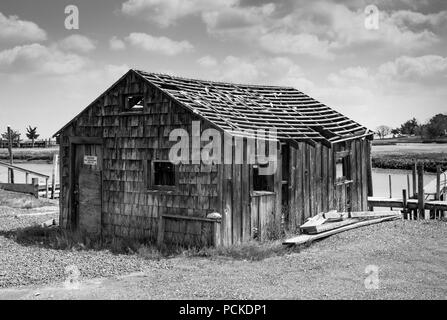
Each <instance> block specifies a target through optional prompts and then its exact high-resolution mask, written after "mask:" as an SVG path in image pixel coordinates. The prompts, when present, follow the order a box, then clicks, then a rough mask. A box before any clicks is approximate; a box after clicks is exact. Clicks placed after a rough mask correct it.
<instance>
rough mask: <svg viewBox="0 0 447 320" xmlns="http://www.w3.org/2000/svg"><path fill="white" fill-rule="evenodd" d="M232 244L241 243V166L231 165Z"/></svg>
mask: <svg viewBox="0 0 447 320" xmlns="http://www.w3.org/2000/svg"><path fill="white" fill-rule="evenodd" d="M232 168H233V211H232V214H233V215H232V222H233V244H238V243H241V240H242V197H241V192H242V184H241V165H240V164H233V165H232Z"/></svg>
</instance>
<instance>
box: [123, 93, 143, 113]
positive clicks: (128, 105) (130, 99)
mask: <svg viewBox="0 0 447 320" xmlns="http://www.w3.org/2000/svg"><path fill="white" fill-rule="evenodd" d="M143 108H144V98H143V96H142V95H125V96H124V109H125V111H143Z"/></svg>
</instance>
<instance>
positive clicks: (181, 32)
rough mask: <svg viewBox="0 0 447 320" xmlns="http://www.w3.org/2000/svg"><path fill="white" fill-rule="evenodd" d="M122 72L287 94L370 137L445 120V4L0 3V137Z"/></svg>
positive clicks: (77, 105) (68, 105)
mask: <svg viewBox="0 0 447 320" xmlns="http://www.w3.org/2000/svg"><path fill="white" fill-rule="evenodd" d="M371 4H372V5H375V6H376V7H377V8H378V9H379V18H378V21H379V24H378V29H377V28H367V27H365V19H369V20H367V23H366V24H367V25H371V24H370V21H372V20H373V19H374V18H373V17H372V16H369V17H367V14H365V8H366V7H367V6H368V5H371ZM67 5H76V6H77V7H78V9H79V29H77V30H76V29H72V30H68V29H66V28H65V23H64V22H65V20H66V17H67V14H66V13H65V8H66V6H67ZM129 68H138V69H143V70H146V71H153V72H163V73H169V74H172V75H180V76H187V77H192V78H194V77H195V78H200V79H209V80H225V81H230V82H238V83H254V84H272V85H288V86H294V87H296V88H297V89H299V90H301V91H303V92H305V93H306V94H309V95H311V96H313V97H314V98H316V99H317V100H320V101H321V102H323V103H325V104H327V105H329V106H331V107H333V108H335V109H337V110H339V111H341V112H342V113H344V114H346V115H348V116H350V117H352V118H354V119H355V120H357V121H358V122H360V123H362V124H364V125H366V126H368V127H369V128H371V129H375V128H376V127H377V126H378V125H381V124H386V125H390V126H397V125H399V124H400V123H401V122H403V121H404V120H407V119H409V118H411V117H413V116H414V117H416V118H417V119H418V120H419V121H422V122H425V121H426V120H428V119H429V118H430V117H431V116H432V115H434V114H435V113H441V112H444V113H445V112H447V103H446V101H447V90H446V88H447V87H446V85H447V1H445V0H397V1H396V0H393V1H385V0H375V1H368V0H347V1H336V0H333V1H330V0H323V1H302V0H281V1H275V2H270V1H268V0H267V1H266V0H263V1H255V0H222V1H209V0H185V1H182V0H127V1H125V0H121V1H119V0H113V1H110V0H94V1H92V0H88V1H87V0H84V1H75V0H70V1H56V0H39V1H33V0H1V2H0V131H1V132H3V131H4V130H5V129H6V126H7V125H11V126H12V127H13V128H15V129H18V130H20V131H22V132H24V131H25V126H27V125H28V124H30V125H33V126H37V127H38V130H39V131H40V133H41V135H42V136H43V137H49V136H50V135H52V134H53V133H54V132H55V131H57V130H58V129H59V128H60V127H62V126H63V125H64V124H65V123H66V122H68V121H69V120H70V119H71V118H72V117H73V116H74V115H76V114H77V113H78V112H79V111H80V110H82V109H83V108H84V107H85V106H87V105H88V104H89V102H91V101H92V100H94V99H95V98H96V97H97V96H99V95H100V94H101V93H102V92H103V91H104V90H105V89H106V88H107V87H108V86H109V85H111V84H112V83H113V82H114V81H115V80H117V79H118V78H119V77H120V76H121V75H122V74H124V73H125V72H126V71H127V70H128V69H129Z"/></svg>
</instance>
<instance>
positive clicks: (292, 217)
mask: <svg viewBox="0 0 447 320" xmlns="http://www.w3.org/2000/svg"><path fill="white" fill-rule="evenodd" d="M296 153H297V149H296V147H295V146H292V145H290V146H289V167H290V178H289V208H288V210H289V216H288V221H287V223H288V230H289V231H291V232H294V231H295V229H296V224H297V223H296V221H297V214H298V210H297V206H296V203H297V197H296V194H295V193H296V189H297V183H298V182H297V180H296V171H297V163H296V160H297V154H296Z"/></svg>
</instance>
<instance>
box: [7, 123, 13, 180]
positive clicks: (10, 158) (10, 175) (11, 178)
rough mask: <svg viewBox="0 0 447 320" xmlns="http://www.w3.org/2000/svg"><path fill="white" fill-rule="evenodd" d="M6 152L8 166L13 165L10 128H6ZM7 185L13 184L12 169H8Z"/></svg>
mask: <svg viewBox="0 0 447 320" xmlns="http://www.w3.org/2000/svg"><path fill="white" fill-rule="evenodd" d="M8 152H9V164H13V163H14V157H13V154H12V132H11V127H10V126H8ZM8 183H14V170H13V169H12V168H8Z"/></svg>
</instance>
